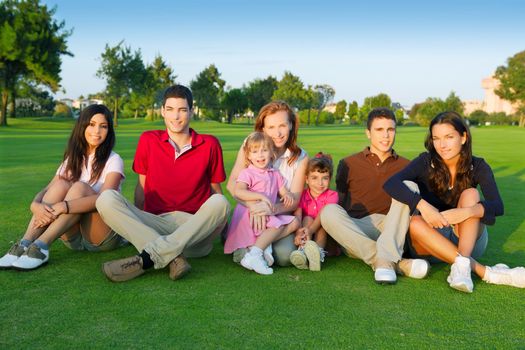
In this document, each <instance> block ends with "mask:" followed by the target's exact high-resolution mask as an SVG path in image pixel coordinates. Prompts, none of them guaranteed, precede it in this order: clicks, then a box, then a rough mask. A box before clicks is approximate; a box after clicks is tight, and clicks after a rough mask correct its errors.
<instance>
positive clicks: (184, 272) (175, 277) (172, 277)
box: [169, 266, 191, 281]
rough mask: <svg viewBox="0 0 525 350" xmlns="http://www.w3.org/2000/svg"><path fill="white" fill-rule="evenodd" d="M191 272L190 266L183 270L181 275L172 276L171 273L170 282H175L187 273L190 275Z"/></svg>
mask: <svg viewBox="0 0 525 350" xmlns="http://www.w3.org/2000/svg"><path fill="white" fill-rule="evenodd" d="M190 271H191V266H188V267H187V268H185V269H184V270H183V271H182V272H181V273H178V274H177V275H175V276H172V275H171V273H170V275H169V276H170V279H171V280H172V281H176V280H180V279H181V278H182V277H184V276H186V275H187V274H188V273H190Z"/></svg>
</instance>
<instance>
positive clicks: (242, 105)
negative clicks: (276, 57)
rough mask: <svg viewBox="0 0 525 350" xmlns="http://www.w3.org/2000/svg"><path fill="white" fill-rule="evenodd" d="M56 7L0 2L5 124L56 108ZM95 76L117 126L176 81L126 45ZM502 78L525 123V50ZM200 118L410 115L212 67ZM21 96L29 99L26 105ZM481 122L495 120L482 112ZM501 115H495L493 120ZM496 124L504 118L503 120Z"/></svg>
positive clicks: (453, 106)
mask: <svg viewBox="0 0 525 350" xmlns="http://www.w3.org/2000/svg"><path fill="white" fill-rule="evenodd" d="M55 12H56V7H54V8H48V7H47V5H43V4H40V1H39V0H22V1H16V0H2V2H0V89H1V90H0V91H1V106H0V119H1V120H0V124H1V125H7V115H8V107H9V113H10V116H11V117H16V110H17V108H18V109H19V111H21V112H22V113H25V114H30V115H31V113H29V112H30V111H33V112H34V111H35V108H36V110H37V111H38V112H39V113H41V114H45V113H48V112H50V111H51V110H52V109H53V108H54V101H53V97H52V95H51V94H50V92H52V93H55V92H57V91H58V90H59V89H60V82H61V77H60V71H61V63H62V61H61V58H62V57H63V56H65V55H66V56H73V54H72V53H71V52H69V51H68V47H67V39H68V37H69V36H71V34H72V30H68V29H66V28H65V22H64V21H57V20H55V19H54V18H53V17H54V14H55ZM100 62H101V64H100V67H99V68H98V70H97V73H96V74H97V76H98V77H100V78H102V79H104V81H105V83H106V86H105V89H104V91H101V92H98V93H95V94H91V95H89V96H88V98H99V99H102V100H104V101H105V103H106V104H107V105H108V106H110V107H111V108H112V109H113V112H114V116H115V120H116V122H118V118H119V117H120V116H125V117H139V116H140V117H147V118H150V119H155V118H158V117H159V116H158V113H159V112H158V111H159V108H160V105H159V103H160V99H161V95H162V90H163V89H164V88H165V87H166V86H169V85H171V84H173V83H175V81H176V78H177V76H176V75H175V72H174V70H173V68H172V67H171V66H170V65H169V63H168V62H167V61H166V60H165V59H164V58H163V57H162V56H160V55H157V56H156V57H155V58H154V60H153V62H151V63H145V62H144V60H143V58H142V53H141V50H140V49H138V50H133V49H132V48H131V47H130V46H128V45H126V44H125V43H124V41H121V42H120V43H118V44H117V45H114V46H110V45H109V44H106V46H105V48H104V51H103V52H102V53H101V55H100ZM495 77H496V78H497V79H498V80H499V81H500V86H499V88H498V89H497V90H496V94H498V95H499V96H501V97H502V98H504V99H506V100H508V101H511V102H512V103H514V104H515V105H516V106H517V107H518V113H517V115H518V118H519V124H520V126H525V51H522V52H519V53H517V54H516V55H514V56H513V57H511V58H509V59H508V60H507V64H506V65H502V66H500V67H498V68H497V70H496V73H495ZM189 86H190V88H191V89H192V91H193V94H194V99H195V105H196V111H197V113H196V117H198V118H206V119H212V120H224V121H226V122H228V123H231V122H233V120H234V119H235V118H242V117H246V116H248V117H249V116H254V115H256V114H257V113H258V111H259V110H260V108H261V107H262V106H263V105H265V104H266V103H268V102H269V101H271V100H274V99H280V100H284V101H286V102H288V103H289V104H290V105H291V106H292V107H294V108H295V109H296V110H297V111H298V115H299V117H300V119H301V122H302V123H306V124H315V125H318V124H321V123H343V122H348V123H362V122H363V121H364V120H365V119H366V116H367V115H368V112H369V111H370V110H371V109H372V108H375V107H390V108H392V109H394V110H395V112H396V115H397V116H398V118H401V117H402V116H403V115H404V114H405V112H407V111H404V110H403V109H402V108H401V106H400V105H399V104H398V103H393V102H392V100H391V98H390V97H389V96H388V95H387V94H384V93H380V94H378V95H376V96H370V97H367V98H365V100H364V102H363V104H362V105H361V106H359V105H358V103H357V102H356V101H348V102H347V101H345V100H341V101H338V102H337V103H336V104H335V109H334V110H333V111H330V112H329V111H325V110H324V108H325V107H326V106H327V105H328V104H330V103H331V102H332V101H333V99H334V96H335V90H334V88H333V87H332V86H330V85H328V84H317V85H308V84H304V83H303V82H302V81H301V79H300V77H298V76H296V75H294V74H293V73H292V72H290V71H286V72H284V74H283V76H282V77H281V79H277V78H276V77H274V76H271V75H269V76H268V77H265V78H257V79H254V80H252V81H250V82H248V83H246V84H244V85H243V86H241V87H238V88H232V87H230V86H228V85H227V84H226V81H225V80H224V79H222V78H221V73H220V72H219V69H218V68H217V67H216V66H215V65H214V64H210V65H209V66H207V67H205V68H204V69H203V70H202V71H201V72H200V73H198V74H197V76H196V77H195V78H194V79H193V80H192V81H191V82H190V84H189ZM21 97H27V98H26V99H25V103H21V100H22V99H21ZM443 110H453V111H456V112H459V113H461V114H463V104H462V103H461V100H460V99H459V97H458V96H457V95H456V94H455V93H454V92H451V93H450V95H449V96H448V97H447V98H446V99H445V100H442V99H439V98H428V99H427V100H425V101H424V102H422V103H417V104H415V105H414V106H413V107H412V108H411V109H410V111H409V116H410V120H411V121H413V122H415V123H418V124H420V125H427V124H428V122H429V120H430V119H431V118H432V117H433V116H434V115H436V114H437V113H438V112H439V111H443ZM473 114H475V118H476V119H473V120H475V121H476V122H482V121H483V120H487V118H490V117H491V116H488V115H484V114H483V113H482V112H481V111H476V112H475V113H473ZM494 118H496V117H494ZM498 118H499V119H498V120H501V117H500V116H498Z"/></svg>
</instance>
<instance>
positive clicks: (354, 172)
mask: <svg viewBox="0 0 525 350" xmlns="http://www.w3.org/2000/svg"><path fill="white" fill-rule="evenodd" d="M366 135H367V137H368V139H369V140H370V145H369V146H368V147H366V148H365V149H364V150H363V151H361V152H359V153H356V154H354V155H350V156H348V157H346V158H344V159H342V160H341V161H340V162H339V166H338V168H337V175H336V185H337V192H338V193H339V205H337V204H329V205H327V206H325V207H324V209H323V210H322V211H321V225H322V226H323V227H324V229H325V230H326V232H328V234H329V235H330V236H332V237H333V238H334V239H335V240H336V241H337V242H338V243H339V244H340V245H341V246H342V247H343V249H344V250H345V253H346V254H347V255H349V256H351V257H354V258H357V259H361V260H363V261H364V262H365V263H367V264H368V265H370V266H371V267H372V268H373V269H374V270H375V274H374V278H375V280H376V282H378V283H382V284H393V283H395V282H396V280H397V276H396V272H398V273H400V274H403V275H406V276H409V277H413V278H423V277H425V276H426V275H427V274H428V270H429V268H430V267H429V264H428V263H427V262H426V261H425V260H421V259H402V258H401V255H402V253H403V245H404V243H405V236H406V233H407V230H408V225H409V222H410V209H409V207H408V206H407V205H405V204H402V203H400V202H398V201H396V200H394V199H392V198H391V197H390V196H389V195H388V194H387V193H386V192H385V191H384V190H383V184H384V183H385V181H386V180H388V178H389V177H390V176H392V175H394V174H395V173H397V172H398V171H400V170H401V169H403V168H404V167H405V166H406V165H407V164H408V163H409V161H408V159H406V158H403V157H400V156H398V155H397V154H396V153H395V151H394V150H393V149H392V146H393V145H394V141H395V135H396V118H395V115H394V113H393V112H392V111H391V110H389V109H388V108H376V109H374V110H372V111H371V112H370V114H369V115H368V121H367V130H366ZM414 190H416V188H414Z"/></svg>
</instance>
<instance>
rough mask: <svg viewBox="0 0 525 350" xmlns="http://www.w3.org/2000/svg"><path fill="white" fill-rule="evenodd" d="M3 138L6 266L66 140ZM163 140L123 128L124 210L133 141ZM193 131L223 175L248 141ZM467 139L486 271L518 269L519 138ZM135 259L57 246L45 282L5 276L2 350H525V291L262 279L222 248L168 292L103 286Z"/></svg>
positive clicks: (67, 125)
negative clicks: (490, 207)
mask: <svg viewBox="0 0 525 350" xmlns="http://www.w3.org/2000/svg"><path fill="white" fill-rule="evenodd" d="M9 124H10V126H9V127H7V128H0V213H1V215H2V217H1V219H0V252H1V253H2V254H3V253H4V252H5V251H6V250H7V249H8V248H9V246H10V244H11V242H13V241H15V240H17V239H19V238H20V237H21V235H22V233H23V231H24V230H25V226H26V224H27V221H28V219H29V216H30V212H29V209H28V207H29V204H30V202H31V200H32V198H33V196H34V195H35V193H36V192H38V191H39V190H40V189H41V188H42V187H43V186H45V185H46V183H47V181H49V179H51V177H52V176H53V175H54V173H55V171H56V169H57V167H58V165H59V163H60V159H61V157H62V153H63V150H64V147H65V144H66V142H67V137H68V135H69V132H70V129H71V126H72V122H71V121H65V120H59V121H54V120H52V119H16V120H14V119H11V120H9ZM162 126H163V124H162V122H161V121H158V122H145V121H142V120H122V121H121V124H120V126H119V127H118V130H117V145H116V151H117V152H118V153H119V154H120V155H121V156H122V157H123V158H124V161H125V170H126V175H127V179H126V181H125V183H124V186H123V193H124V195H125V196H126V197H127V198H130V199H131V198H132V193H133V188H134V186H135V183H136V175H135V174H134V173H133V172H132V171H131V163H132V159H133V155H134V150H135V146H136V143H137V141H138V136H139V135H140V133H141V132H142V131H144V130H146V129H157V128H162ZM193 127H194V128H195V129H196V130H198V131H199V132H201V133H211V134H214V135H216V136H217V137H218V138H219V140H220V141H221V143H222V146H223V150H224V156H225V166H226V170H227V172H228V173H229V171H230V169H231V167H232V165H233V161H234V157H235V154H236V152H237V150H238V148H239V146H240V144H241V142H242V140H243V138H244V137H245V136H246V135H247V134H248V132H249V131H250V130H251V127H250V126H244V125H233V126H228V125H223V124H217V123H214V122H195V123H193ZM425 132H426V131H425V129H423V128H416V127H405V128H403V127H402V128H399V129H398V134H397V143H396V147H395V149H396V151H397V152H398V153H400V154H402V155H404V156H406V157H408V158H413V157H415V156H416V155H418V154H419V153H420V152H422V151H423V139H424V136H425ZM472 134H473V138H474V153H475V154H476V155H478V156H482V157H484V158H485V159H486V160H487V161H488V163H489V164H490V165H491V167H492V169H493V170H494V173H495V175H496V180H497V183H498V186H499V188H500V191H501V194H502V196H503V200H504V203H505V215H504V216H503V217H500V218H498V220H497V224H496V225H495V226H494V227H491V228H489V232H490V240H489V247H488V249H487V251H486V254H485V256H484V257H483V258H482V259H481V261H482V262H484V263H487V264H495V263H498V262H505V263H508V264H509V265H513V266H515V265H525V254H524V252H525V223H524V221H525V212H524V210H523V205H524V199H525V130H524V129H518V128H517V127H487V128H474V129H473V130H472ZM299 140H300V141H301V142H300V144H301V146H302V147H303V148H305V149H306V151H307V152H308V153H309V154H314V153H316V152H318V151H323V152H325V153H331V154H332V156H333V158H334V160H335V162H336V163H337V161H338V160H339V159H340V158H342V157H343V156H345V155H347V154H349V153H355V152H358V151H360V150H361V149H362V148H363V147H365V146H366V144H367V139H366V137H365V135H364V130H363V129H362V128H356V127H339V126H338V127H336V126H327V127H319V128H315V127H310V128H309V127H305V128H302V129H301V130H300V138H299ZM223 188H224V186H223ZM228 198H230V197H228ZM230 200H231V198H230ZM232 203H233V202H232ZM134 252H135V251H134V249H133V247H126V248H122V249H120V250H116V251H113V252H108V253H83V252H80V253H79V252H73V251H70V250H68V249H66V248H65V247H64V246H63V245H62V244H61V243H60V242H56V243H55V244H54V245H53V247H52V249H51V255H50V262H49V264H48V265H47V266H45V267H43V268H42V269H39V270H37V271H33V272H17V271H11V270H8V271H0V319H1V320H2V323H1V325H0V348H2V349H11V348H90V349H91V348H108V347H117V348H145V347H147V348H175V349H178V348H197V349H200V348H224V349H227V348H260V349H265V348H396V349H401V348H473V349H494V348H500V349H508V348H521V349H525V291H524V290H522V289H517V288H511V287H505V286H494V285H487V284H485V283H484V282H482V281H480V280H479V279H477V278H476V279H475V280H474V283H475V289H474V293H473V294H464V293H461V292H457V291H455V290H453V289H451V288H450V287H449V286H448V284H447V282H446V276H447V275H448V273H449V267H448V266H446V265H434V266H433V267H432V271H431V274H430V276H429V277H428V278H427V279H425V280H413V279H409V278H403V277H402V278H400V279H399V280H398V283H397V284H396V285H395V286H379V285H376V284H375V283H374V281H373V273H372V271H371V270H370V268H369V267H367V266H366V265H365V264H364V263H362V262H359V261H356V260H352V259H349V258H347V257H338V258H331V259H329V260H328V261H327V262H326V264H324V265H323V270H322V271H321V272H319V273H313V272H310V271H300V270H297V269H295V268H292V267H290V268H276V269H275V272H274V274H273V275H272V276H260V275H257V274H255V273H253V272H248V271H247V270H245V269H243V268H242V267H240V266H238V265H236V264H234V263H233V262H232V261H231V257H230V256H226V255H224V254H223V253H222V246H221V244H220V242H218V241H217V242H216V245H215V249H214V250H213V252H212V254H211V255H210V256H209V257H206V258H202V259H190V263H191V264H192V266H193V270H192V272H191V273H190V274H189V275H188V276H187V277H185V278H184V279H182V280H180V281H177V282H173V281H171V280H170V279H169V278H168V273H167V270H158V271H153V272H151V273H147V274H146V275H144V276H142V277H140V278H137V279H135V280H132V281H129V282H126V283H121V284H116V283H111V282H109V281H108V280H106V278H105V277H104V275H103V274H102V273H101V271H100V267H101V264H102V263H103V262H105V261H108V260H112V259H116V258H121V257H125V256H129V255H131V254H133V253H134Z"/></svg>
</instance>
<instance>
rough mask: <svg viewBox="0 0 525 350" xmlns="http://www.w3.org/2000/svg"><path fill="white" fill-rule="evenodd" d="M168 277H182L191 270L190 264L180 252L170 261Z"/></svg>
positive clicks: (176, 278)
mask: <svg viewBox="0 0 525 350" xmlns="http://www.w3.org/2000/svg"><path fill="white" fill-rule="evenodd" d="M169 268H170V278H171V279H172V280H174V281H176V280H178V279H180V278H182V277H184V275H186V274H187V273H188V272H190V270H191V265H190V264H189V263H188V261H187V260H186V258H185V257H184V256H183V255H182V254H181V255H179V256H178V257H176V258H175V259H173V260H172V261H171V262H170V265H169Z"/></svg>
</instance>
